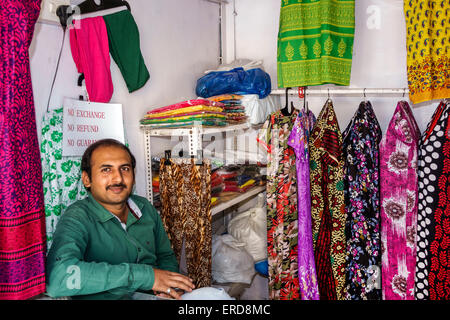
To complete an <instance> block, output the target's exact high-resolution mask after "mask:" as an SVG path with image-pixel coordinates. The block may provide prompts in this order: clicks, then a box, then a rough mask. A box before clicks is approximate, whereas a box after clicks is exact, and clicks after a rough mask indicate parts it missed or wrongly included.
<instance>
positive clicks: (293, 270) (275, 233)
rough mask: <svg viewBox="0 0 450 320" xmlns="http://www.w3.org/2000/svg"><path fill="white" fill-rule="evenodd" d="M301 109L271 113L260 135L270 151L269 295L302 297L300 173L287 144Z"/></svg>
mask: <svg viewBox="0 0 450 320" xmlns="http://www.w3.org/2000/svg"><path fill="white" fill-rule="evenodd" d="M297 116H298V110H294V111H293V112H292V114H291V115H290V116H284V115H283V114H282V113H281V111H277V112H275V113H273V114H271V115H270V116H269V117H268V119H267V120H266V122H265V123H264V125H263V127H262V129H261V131H260V132H259V134H258V138H257V139H258V142H259V143H260V145H261V146H262V147H263V149H265V150H266V151H267V156H268V159H267V160H268V161H267V184H266V187H267V252H268V258H267V260H268V269H269V270H268V273H269V298H270V299H272V300H299V299H300V291H299V290H300V288H299V279H298V248H297V241H298V212H297V172H296V166H295V161H296V159H295V153H294V149H293V148H291V147H289V145H288V137H289V134H290V133H291V131H292V127H293V124H294V122H295V119H296V118H297Z"/></svg>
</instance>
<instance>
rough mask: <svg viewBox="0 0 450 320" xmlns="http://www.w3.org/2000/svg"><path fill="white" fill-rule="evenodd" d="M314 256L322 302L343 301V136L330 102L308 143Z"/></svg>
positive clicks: (344, 290)
mask: <svg viewBox="0 0 450 320" xmlns="http://www.w3.org/2000/svg"><path fill="white" fill-rule="evenodd" d="M309 148H310V149H309V156H310V166H311V167H310V172H311V173H310V174H311V216H312V229H313V241H314V242H313V244H314V257H315V261H316V271H317V279H318V283H319V292H320V299H321V300H336V299H337V300H345V299H346V287H345V260H346V256H347V253H346V239H345V221H346V214H345V203H344V181H343V180H344V159H343V157H342V135H341V130H340V129H339V125H338V122H337V118H336V114H335V112H334V109H333V103H332V102H331V100H327V102H326V103H325V105H324V107H323V108H322V111H321V112H320V114H319V117H318V118H317V122H316V124H315V126H314V128H313V130H312V132H311V137H310V140H309Z"/></svg>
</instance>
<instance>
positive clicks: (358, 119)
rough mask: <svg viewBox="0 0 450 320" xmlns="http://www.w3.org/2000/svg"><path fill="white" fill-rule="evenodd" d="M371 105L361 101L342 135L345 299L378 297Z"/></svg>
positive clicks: (375, 126) (376, 137) (375, 128)
mask: <svg viewBox="0 0 450 320" xmlns="http://www.w3.org/2000/svg"><path fill="white" fill-rule="evenodd" d="M381 135H382V132H381V128H380V125H379V123H378V120H377V117H376V115H375V112H374V111H373V108H372V104H371V103H370V102H369V101H367V102H364V101H363V102H361V103H360V105H359V108H358V110H357V111H356V113H355V115H354V116H353V118H352V120H351V122H350V124H349V125H348V126H347V129H345V131H344V134H343V152H344V160H345V166H344V194H345V208H346V213H347V221H346V223H345V234H346V237H347V252H348V255H347V274H346V279H347V298H348V299H349V300H380V299H381V247H380V227H381V225H380V211H379V210H380V208H379V204H380V188H379V143H380V141H381Z"/></svg>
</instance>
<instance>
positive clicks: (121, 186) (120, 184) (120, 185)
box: [106, 183, 127, 190]
mask: <svg viewBox="0 0 450 320" xmlns="http://www.w3.org/2000/svg"><path fill="white" fill-rule="evenodd" d="M110 188H124V189H126V188H127V186H126V185H125V184H123V183H117V184H112V185H109V186H107V187H106V190H108V189H110Z"/></svg>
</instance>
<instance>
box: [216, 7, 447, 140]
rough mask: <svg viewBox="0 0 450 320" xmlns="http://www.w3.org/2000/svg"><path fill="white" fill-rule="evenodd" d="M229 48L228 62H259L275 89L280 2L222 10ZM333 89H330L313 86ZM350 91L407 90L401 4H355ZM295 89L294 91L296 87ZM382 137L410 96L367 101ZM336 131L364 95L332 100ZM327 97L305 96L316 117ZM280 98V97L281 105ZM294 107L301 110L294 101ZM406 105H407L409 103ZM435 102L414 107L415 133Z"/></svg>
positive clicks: (371, 97) (375, 98) (377, 97)
mask: <svg viewBox="0 0 450 320" xmlns="http://www.w3.org/2000/svg"><path fill="white" fill-rule="evenodd" d="M226 8H227V11H226V17H227V28H226V33H227V36H226V39H227V44H228V46H227V47H226V50H225V53H226V55H225V58H226V62H231V61H233V60H234V59H255V60H263V65H264V69H265V71H266V72H268V73H269V75H270V76H271V80H272V87H273V89H277V66H276V61H277V60H276V57H277V35H278V27H279V14H280V0H258V5H256V4H255V1H253V0H231V1H230V4H229V5H228V6H227V7H226ZM328 87H330V88H335V87H336V89H340V88H338V87H337V86H334V85H323V86H316V87H311V88H314V89H319V88H328ZM350 87H357V88H405V87H407V76H406V27H405V19H404V13H403V0H358V1H355V40H354V47H353V64H352V73H351V80H350ZM294 89H296V88H294ZM366 96H367V100H369V101H371V102H372V105H373V107H374V110H375V113H376V115H377V118H378V121H379V123H380V126H381V128H382V130H383V132H386V128H387V126H388V124H389V121H390V120H391V118H392V115H393V112H394V109H395V107H396V105H397V102H398V101H399V100H402V99H404V100H406V101H408V102H409V99H408V95H406V96H405V98H403V97H402V95H390V96H380V95H377V96H370V95H366ZM331 98H332V100H333V103H334V107H335V110H336V114H337V118H338V122H339V126H340V129H341V130H342V131H344V130H345V128H346V127H347V125H348V123H349V122H350V120H351V118H352V117H353V115H354V113H355V111H356V109H357V107H358V105H359V103H360V102H361V101H362V100H363V99H364V98H363V96H351V97H348V96H347V97H344V96H337V95H336V96H331ZM326 99H327V96H326V95H324V96H319V97H317V96H315V97H308V99H307V101H308V105H309V108H310V109H311V110H312V111H313V112H314V113H315V115H316V116H317V115H318V114H319V112H320V110H321V109H322V107H323V105H324V103H325V100H326ZM284 100H285V98H284V95H283V96H282V97H281V101H282V104H283V105H284ZM293 101H294V104H295V105H296V106H297V107H299V108H300V107H301V106H302V105H303V102H301V103H300V101H299V99H298V98H295V97H294V100H293ZM409 103H410V102H409ZM438 103H439V101H436V100H435V101H432V102H427V103H421V104H416V105H412V104H411V103H410V104H411V106H412V107H413V113H414V115H415V117H416V121H417V122H418V125H419V128H420V129H421V130H422V131H423V130H425V128H426V125H427V123H428V122H429V120H430V118H431V116H432V113H433V112H434V110H435V108H436V107H437V105H438Z"/></svg>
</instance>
